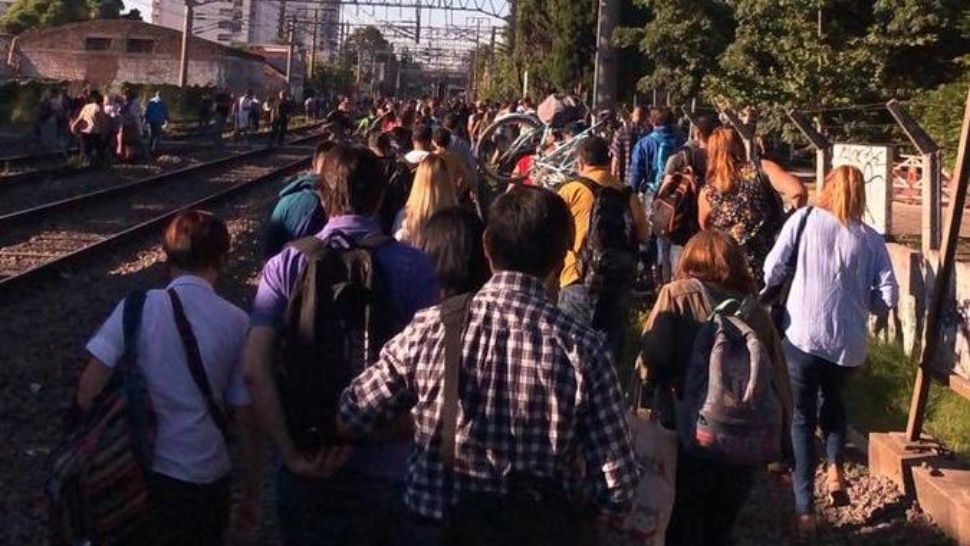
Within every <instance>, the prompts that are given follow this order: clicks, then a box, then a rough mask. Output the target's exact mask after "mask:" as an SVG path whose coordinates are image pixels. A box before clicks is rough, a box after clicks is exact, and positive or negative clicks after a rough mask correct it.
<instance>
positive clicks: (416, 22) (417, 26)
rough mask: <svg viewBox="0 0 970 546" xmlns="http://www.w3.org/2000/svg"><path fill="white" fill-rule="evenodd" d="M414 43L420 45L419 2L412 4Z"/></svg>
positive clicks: (418, 0)
mask: <svg viewBox="0 0 970 546" xmlns="http://www.w3.org/2000/svg"><path fill="white" fill-rule="evenodd" d="M414 43H416V44H419V43H421V0H415V2H414Z"/></svg>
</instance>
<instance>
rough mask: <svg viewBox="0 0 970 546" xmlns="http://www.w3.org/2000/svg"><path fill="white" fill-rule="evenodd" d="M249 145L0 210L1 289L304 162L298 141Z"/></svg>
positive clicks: (305, 140) (303, 140) (63, 266)
mask: <svg viewBox="0 0 970 546" xmlns="http://www.w3.org/2000/svg"><path fill="white" fill-rule="evenodd" d="M319 138H321V137H320V136H319V135H312V136H308V137H303V138H300V139H296V140H294V141H291V142H290V143H289V145H288V146H285V147H281V148H269V149H260V150H254V151H251V152H245V153H241V154H236V155H233V156H230V157H227V158H224V159H219V160H216V161H211V162H208V163H203V164H201V165H197V166H193V167H188V168H184V169H179V170H176V171H171V172H168V173H164V174H161V175H158V176H153V177H149V178H145V179H142V180H137V181H135V182H131V183H128V184H122V185H120V186H115V187H111V188H107V189H103V190H99V191H95V192H90V193H86V194H83V195H79V196H75V197H72V198H69V199H62V200H59V201H55V202H52V203H47V204H44V205H41V206H37V207H33V208H30V209H26V210H21V211H17V212H13V213H10V214H5V215H3V216H0V293H5V294H7V293H10V292H11V291H12V290H15V289H17V288H20V287H23V286H24V285H25V284H27V283H29V282H32V281H35V280H37V279H40V278H44V277H49V276H51V275H55V274H57V273H59V272H63V271H64V270H65V269H66V268H69V267H72V266H74V265H77V264H79V263H82V262H83V261H84V260H86V259H90V258H92V257H94V256H96V255H98V254H99V253H100V252H103V251H105V250H107V249H109V248H111V247H114V246H116V245H118V244H119V243H122V242H124V241H126V240H128V239H130V238H132V237H134V236H137V235H140V234H142V233H144V232H145V231H146V230H150V229H154V228H157V227H159V226H161V225H163V224H164V223H166V222H167V221H168V220H169V219H171V218H172V217H173V216H175V215H176V214H178V213H179V212H180V211H182V210H186V209H189V208H198V207H207V206H210V205H211V204H213V203H215V202H217V201H220V200H222V199H225V198H226V197H229V196H231V195H233V194H236V193H238V192H240V191H242V190H244V189H246V188H248V187H251V186H254V185H257V184H261V183H265V182H269V181H272V180H275V179H278V178H280V177H283V176H287V175H289V174H292V173H295V172H297V171H298V170H300V169H301V168H305V167H306V166H308V165H309V163H310V159H311V158H310V155H311V154H310V153H308V151H307V150H306V149H305V148H299V147H294V146H293V145H299V144H312V143H313V142H314V141H316V140H317V139H319Z"/></svg>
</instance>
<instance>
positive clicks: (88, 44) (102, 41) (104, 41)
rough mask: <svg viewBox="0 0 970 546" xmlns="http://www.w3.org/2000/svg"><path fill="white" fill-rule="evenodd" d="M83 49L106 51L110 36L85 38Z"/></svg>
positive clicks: (109, 44) (109, 46) (109, 43)
mask: <svg viewBox="0 0 970 546" xmlns="http://www.w3.org/2000/svg"><path fill="white" fill-rule="evenodd" d="M84 49H85V50H86V51H107V50H109V49H111V38H95V37H88V38H85V39H84Z"/></svg>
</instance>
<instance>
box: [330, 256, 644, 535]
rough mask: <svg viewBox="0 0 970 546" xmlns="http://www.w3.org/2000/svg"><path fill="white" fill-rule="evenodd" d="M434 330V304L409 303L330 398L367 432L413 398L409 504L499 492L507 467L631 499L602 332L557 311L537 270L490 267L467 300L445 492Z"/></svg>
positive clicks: (433, 506) (626, 449) (431, 509)
mask: <svg viewBox="0 0 970 546" xmlns="http://www.w3.org/2000/svg"><path fill="white" fill-rule="evenodd" d="M444 332H445V330H444V325H443V323H442V316H441V313H440V311H439V309H438V308H437V307H434V308H431V309H427V310H424V311H421V312H420V313H418V315H417V316H416V317H415V319H414V321H413V322H412V323H411V325H410V326H408V327H407V328H406V329H405V330H404V332H402V333H401V334H400V335H398V336H397V337H395V338H394V339H392V340H391V341H390V342H388V344H387V345H386V346H385V347H384V350H383V351H382V353H381V356H380V358H379V360H378V362H377V363H376V364H374V365H373V366H371V367H370V368H368V369H367V370H365V371H364V373H363V374H362V375H360V376H359V377H358V378H357V379H356V380H354V382H353V383H352V384H351V385H350V386H349V387H348V388H347V390H346V391H344V394H343V397H342V399H341V403H340V420H341V422H342V423H343V424H344V426H346V427H347V428H349V429H351V430H352V431H355V432H358V433H361V434H367V433H369V432H370V431H371V430H372V429H373V427H374V426H375V424H377V423H380V422H385V420H386V419H390V418H392V417H394V416H395V414H396V413H399V412H400V411H401V408H406V407H409V405H410V403H411V402H414V401H416V404H414V406H413V409H412V415H413V417H414V424H415V448H416V449H415V452H414V453H413V454H412V455H411V458H410V459H409V461H408V462H409V468H408V476H407V480H406V485H407V490H406V493H405V503H406V504H407V505H408V507H409V508H410V509H411V510H412V511H414V512H416V513H417V514H419V515H421V516H425V517H429V518H435V519H440V518H441V517H442V514H443V511H444V509H445V506H446V505H452V504H454V503H455V502H457V499H458V498H460V497H461V496H462V495H463V494H464V493H466V492H470V491H474V492H487V493H498V494H501V493H504V492H505V491H506V478H507V477H508V476H509V475H510V474H512V473H515V474H529V475H532V476H536V477H542V478H553V479H558V480H560V481H561V482H562V485H563V486H564V487H565V488H566V489H567V490H568V491H573V492H578V491H583V492H584V493H589V494H591V495H592V499H591V500H593V501H594V502H596V504H598V505H599V506H600V507H601V508H603V509H617V508H621V507H622V506H624V505H626V504H627V503H628V502H629V501H630V499H631V498H632V496H633V491H634V487H635V485H636V481H637V472H636V468H635V463H634V458H633V451H632V448H631V443H630V432H629V429H628V427H627V421H626V416H625V412H624V409H623V405H622V400H621V395H620V386H619V382H618V380H617V376H616V372H615V371H614V369H613V364H612V362H611V360H610V358H611V357H610V356H609V351H607V349H606V346H605V344H604V340H603V338H602V336H601V335H600V334H597V333H595V332H594V331H593V330H591V329H589V328H586V327H585V326H581V325H580V324H579V323H577V322H575V321H573V320H572V319H571V318H569V317H568V316H567V315H565V314H563V313H562V312H561V311H559V310H558V309H557V308H556V307H555V305H554V304H553V303H552V302H551V301H549V299H548V298H547V296H546V294H545V289H544V286H543V284H542V283H541V282H540V281H539V280H538V279H536V278H534V277H530V276H528V275H524V274H521V273H513V272H502V273H498V274H496V275H495V276H494V277H492V279H491V280H490V281H489V282H488V283H487V284H486V285H485V287H484V288H483V289H482V290H481V291H480V292H479V293H478V294H477V295H476V296H475V297H474V299H473V300H472V303H471V307H470V311H469V317H468V325H467V328H466V330H465V333H464V337H463V341H462V371H461V387H460V403H459V406H460V407H459V411H458V433H457V439H456V444H457V451H456V457H455V479H454V480H453V486H452V491H450V492H448V493H447V494H446V493H445V492H444V491H443V482H444V467H443V465H442V460H441V453H440V449H441V447H440V446H441V428H442V426H441V413H442V401H443V376H444V352H445V343H444ZM578 455H581V456H582V460H583V461H584V462H585V472H580V471H579V467H578V466H577V465H578V462H577V461H578V460H579V458H578V457H577V456H578ZM580 475H585V479H584V480H583V481H582V482H581V481H580V479H579V476H580ZM446 497H447V499H446Z"/></svg>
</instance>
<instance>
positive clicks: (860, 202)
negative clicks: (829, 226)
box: [818, 165, 866, 226]
mask: <svg viewBox="0 0 970 546" xmlns="http://www.w3.org/2000/svg"><path fill="white" fill-rule="evenodd" d="M818 206H819V207H821V208H823V209H825V210H827V211H829V212H831V213H832V215H833V216H835V217H836V218H838V219H839V223H841V224H842V225H844V226H847V225H849V223H850V222H853V221H855V222H862V216H863V215H864V214H865V212H866V180H865V177H864V176H863V174H862V171H860V170H859V169H858V168H857V167H852V166H849V165H843V166H842V167H839V168H837V169H835V170H834V171H832V172H831V173H829V175H828V176H826V177H825V186H823V187H822V193H821V194H819V196H818Z"/></svg>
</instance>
